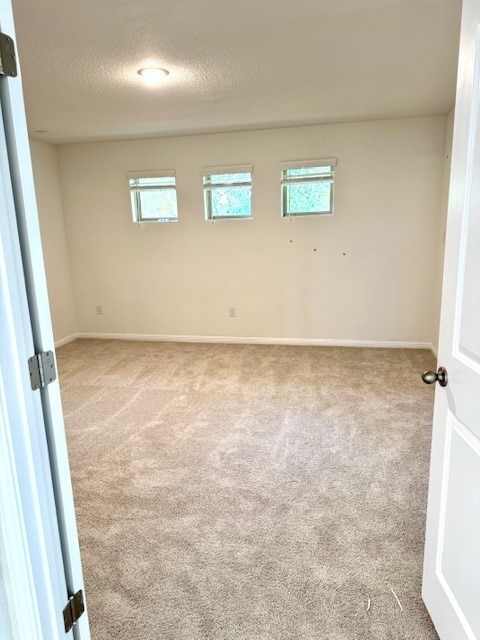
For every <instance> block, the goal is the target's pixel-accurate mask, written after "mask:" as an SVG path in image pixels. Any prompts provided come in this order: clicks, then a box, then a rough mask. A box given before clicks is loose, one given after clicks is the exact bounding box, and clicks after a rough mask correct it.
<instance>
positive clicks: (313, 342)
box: [75, 333, 433, 349]
mask: <svg viewBox="0 0 480 640" xmlns="http://www.w3.org/2000/svg"><path fill="white" fill-rule="evenodd" d="M75 337H76V338H90V339H96V340H132V341H145V342H207V343H223V344H278V345H299V346H320V347H364V348H368V349H433V345H432V344H431V343H430V342H408V341H402V340H400V341H390V340H382V341H378V340H337V339H334V338H333V339H330V338H265V337H263V338H258V337H250V336H249V337H236V336H191V335H179V336H175V335H158V334H143V333H77V334H76V336H75Z"/></svg>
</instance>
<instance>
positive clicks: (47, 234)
mask: <svg viewBox="0 0 480 640" xmlns="http://www.w3.org/2000/svg"><path fill="white" fill-rule="evenodd" d="M30 148H31V151H32V162H33V173H34V178H35V192H36V195H37V204H38V213H39V219H40V231H41V234H42V245H43V253H44V260H45V271H46V274H47V284H48V297H49V301H50V311H51V314H52V324H53V335H54V338H55V342H56V343H59V342H62V341H63V340H65V339H66V338H68V337H69V336H72V335H74V334H76V332H77V323H76V319H75V308H74V301H73V290H72V280H71V273H70V262H69V257H68V248H67V238H66V234H65V222H64V218H63V206H62V196H61V187H60V175H59V170H58V158H57V148H56V147H54V146H53V145H51V144H46V143H44V142H39V141H37V140H30Z"/></svg>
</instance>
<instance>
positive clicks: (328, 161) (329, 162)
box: [280, 158, 338, 219]
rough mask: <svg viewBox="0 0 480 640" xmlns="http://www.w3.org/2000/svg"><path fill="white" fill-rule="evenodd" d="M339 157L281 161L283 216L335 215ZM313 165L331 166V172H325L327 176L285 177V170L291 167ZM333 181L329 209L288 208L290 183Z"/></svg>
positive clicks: (307, 167)
mask: <svg viewBox="0 0 480 640" xmlns="http://www.w3.org/2000/svg"><path fill="white" fill-rule="evenodd" d="M337 162H338V160H337V158H321V159H319V158H317V159H315V160H295V161H291V162H281V163H280V192H281V208H280V211H281V216H282V218H290V219H292V218H302V217H312V216H333V215H334V209H335V207H334V201H335V196H334V194H335V168H336V166H337ZM311 167H330V168H331V172H330V173H329V174H325V176H309V175H305V176H299V177H298V178H297V177H295V178H285V177H284V171H288V170H289V169H310V168H311ZM323 181H328V182H331V184H332V187H331V189H330V209H329V210H328V211H305V212H299V213H291V212H289V211H287V210H286V207H287V199H286V192H287V189H288V187H289V186H290V185H293V184H297V185H298V184H306V183H312V182H323Z"/></svg>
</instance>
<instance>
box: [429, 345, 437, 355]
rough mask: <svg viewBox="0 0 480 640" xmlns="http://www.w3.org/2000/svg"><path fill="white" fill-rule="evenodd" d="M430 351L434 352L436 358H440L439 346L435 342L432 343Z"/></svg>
mask: <svg viewBox="0 0 480 640" xmlns="http://www.w3.org/2000/svg"><path fill="white" fill-rule="evenodd" d="M430 351H431V352H432V353H433V355H434V356H435V358H438V351H437V347H436V346H435V345H433V344H431V345H430Z"/></svg>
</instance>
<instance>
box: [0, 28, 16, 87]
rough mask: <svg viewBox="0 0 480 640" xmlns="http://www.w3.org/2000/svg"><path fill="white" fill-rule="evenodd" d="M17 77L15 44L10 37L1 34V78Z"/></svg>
mask: <svg viewBox="0 0 480 640" xmlns="http://www.w3.org/2000/svg"><path fill="white" fill-rule="evenodd" d="M16 75H17V56H16V55H15V42H14V41H13V40H12V38H11V37H10V36H7V35H5V34H4V33H0V76H9V77H11V78H14V77H15V76H16Z"/></svg>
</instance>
